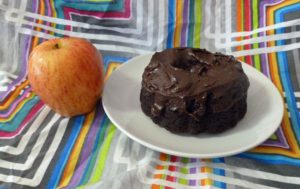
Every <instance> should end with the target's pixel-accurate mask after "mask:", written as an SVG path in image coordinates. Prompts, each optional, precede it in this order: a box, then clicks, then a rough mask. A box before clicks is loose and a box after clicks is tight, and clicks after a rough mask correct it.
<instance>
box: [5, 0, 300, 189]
mask: <svg viewBox="0 0 300 189" xmlns="http://www.w3.org/2000/svg"><path fill="white" fill-rule="evenodd" d="M299 26H300V1H299V0H289V1H283V0H253V1H250V0H244V1H243V0H236V1H231V0H225V1H220V0H212V1H210V0H199V1H198V0H190V1H188V0H168V1H166V0H144V1H139V0H117V1H114V0H86V1H82V0H77V1H72V0H57V1H50V0H41V1H36V0H24V1H17V0H11V1H8V0H0V44H1V45H0V188H14V189H18V188H22V189H23V188H24V189H27V188H76V187H82V188H139V189H140V188H152V189H158V188H200V186H201V187H203V188H299V187H300V167H299V166H300V148H299V145H300V113H299V109H300V56H299V53H300V43H299V42H300V41H299V39H300V34H299V32H300V27H299ZM66 36H74V37H81V38H86V39H88V40H90V41H91V42H92V43H93V44H94V45H95V47H96V48H97V49H98V50H100V51H101V52H102V54H103V58H104V64H105V71H106V72H105V73H106V78H107V77H109V75H110V74H111V73H112V72H113V70H114V69H116V68H117V67H118V66H119V65H121V64H122V63H124V62H126V61H127V60H129V59H131V58H133V57H135V56H137V55H140V54H145V53H149V52H153V51H160V50H163V49H166V48H172V47H195V48H206V49H208V50H211V51H219V52H223V53H226V54H231V55H233V56H235V57H237V58H238V59H239V60H241V61H244V62H246V63H247V64H249V65H251V66H253V67H255V68H256V69H257V70H259V71H261V72H262V73H263V74H265V75H266V76H267V77H268V78H269V79H270V80H271V81H272V82H273V83H274V85H275V86H276V87H277V88H278V90H279V92H280V94H281V95H282V97H283V99H284V102H285V111H284V118H283V121H282V123H281V126H280V128H279V129H278V130H277V131H276V132H275V133H274V134H273V135H272V136H271V137H270V138H269V139H268V140H267V141H265V142H264V143H263V144H261V145H260V146H258V147H256V148H254V149H251V150H250V151H247V152H244V153H241V154H238V155H235V156H231V157H225V158H215V159H196V158H184V157H177V156H172V155H168V154H163V153H159V152H155V151H152V150H150V149H148V148H146V147H144V146H142V145H140V144H138V143H136V142H134V141H132V140H131V139H129V138H128V137H126V136H125V135H124V134H122V133H121V132H120V131H119V130H118V129H117V128H116V127H115V126H114V125H113V124H112V123H111V122H110V121H109V119H108V117H107V116H106V115H105V113H104V112H103V108H102V105H101V102H99V104H98V105H97V107H96V108H95V110H94V111H92V112H91V113H89V114H87V115H84V116H77V117H72V118H64V117H61V116H60V115H58V114H55V113H54V112H53V111H52V110H51V109H50V108H49V107H48V106H46V105H45V104H44V103H43V102H42V101H41V100H40V99H39V98H38V97H37V96H36V95H35V94H34V93H33V92H32V90H31V87H30V85H29V82H28V80H27V75H26V74H27V60H28V55H29V53H30V51H31V50H32V49H33V48H34V47H35V46H37V45H38V44H39V43H41V42H43V41H45V40H47V39H51V38H56V37H66ZM261 95H264V94H261Z"/></svg>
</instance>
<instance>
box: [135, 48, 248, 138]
mask: <svg viewBox="0 0 300 189" xmlns="http://www.w3.org/2000/svg"><path fill="white" fill-rule="evenodd" d="M249 85H250V84H249V80H248V78H247V76H246V74H245V73H244V72H243V69H242V65H241V62H239V61H238V60H237V59H235V58H234V57H233V56H227V55H223V54H221V53H211V52H208V51H206V50H204V49H196V48H173V49H167V50H164V51H162V52H157V53H155V54H154V55H153V56H152V59H151V61H150V63H149V64H148V66H147V67H146V68H145V70H144V73H143V78H142V89H141V93H140V101H141V107H142V110H143V112H144V113H145V114H146V115H147V116H149V117H150V118H151V119H152V120H153V122H154V123H156V124H157V125H159V126H161V127H164V128H166V129H167V130H169V131H171V132H173V133H191V134H198V133H202V132H207V133H220V132H223V131H225V130H228V129H230V128H232V127H234V126H235V125H236V124H237V122H238V121H239V120H241V119H242V118H243V117H244V115H245V114H246V111H247V102H246V101H247V90H248V88H249Z"/></svg>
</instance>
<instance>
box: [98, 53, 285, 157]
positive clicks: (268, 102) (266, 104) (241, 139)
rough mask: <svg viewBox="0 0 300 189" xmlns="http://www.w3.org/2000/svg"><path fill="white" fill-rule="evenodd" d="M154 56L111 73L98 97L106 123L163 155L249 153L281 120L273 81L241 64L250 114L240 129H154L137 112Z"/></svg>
mask: <svg viewBox="0 0 300 189" xmlns="http://www.w3.org/2000/svg"><path fill="white" fill-rule="evenodd" d="M151 57H152V54H148V55H142V56H138V57H136V58H134V59H131V60H129V61H128V62H127V63H124V64H123V65H122V66H120V67H119V68H118V69H117V70H115V71H114V72H113V73H112V74H111V76H110V77H109V79H108V80H107V81H106V84H105V87H104V92H103V96H102V103H103V106H104V110H105V112H106V113H107V115H108V117H109V118H110V120H111V121H112V122H113V123H114V124H115V125H116V126H117V127H118V128H119V129H120V130H121V131H123V132H124V133H125V134H126V135H127V136H129V137H130V138H132V139H133V140H135V141H137V142H139V143H141V144H143V145H145V146H147V147H149V148H151V149H153V150H156V151H160V152H164V153H167V154H172V155H177V156H184V157H198V158H213V157H224V156H229V155H234V154H237V153H240V152H243V151H246V150H249V149H251V148H253V147H255V146H257V145H259V144H260V143H262V142H263V141H265V140H266V139H267V138H268V137H270V136H271V134H272V133H274V132H275V131H276V129H277V128H278V126H279V125H280V122H281V120H282V117H283V101H282V98H281V96H280V94H279V92H278V91H277V89H276V87H275V86H274V85H273V84H272V82H271V81H270V80H269V79H268V78H267V77H265V76H264V75H263V74H261V73H260V72H258V71H257V70H255V69H254V68H252V67H251V66H249V65H247V64H244V63H243V69H244V71H245V73H246V74H247V76H248V78H249V80H250V88H249V91H248V99H247V103H248V110H247V113H246V115H245V117H244V118H243V119H242V120H241V121H240V122H239V123H238V125H237V126H236V127H235V128H233V129H231V130H228V131H226V132H224V133H221V134H217V135H209V134H200V135H197V136H191V135H176V134H172V133H170V132H169V131H167V130H165V129H164V128H161V127H159V126H157V125H155V124H154V123H153V122H152V121H151V119H150V118H148V117H147V116H146V115H144V113H143V112H142V110H141V107H140V100H139V94H140V89H141V80H142V73H143V71H144V68H145V67H146V66H147V64H148V63H149V61H150V59H151Z"/></svg>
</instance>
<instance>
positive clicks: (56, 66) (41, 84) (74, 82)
mask: <svg viewBox="0 0 300 189" xmlns="http://www.w3.org/2000/svg"><path fill="white" fill-rule="evenodd" d="M103 70H104V66H103V61H102V55H101V54H100V52H99V51H98V50H97V49H96V48H95V47H94V46H93V45H92V44H91V43H90V42H89V41H87V40H84V39H80V38H56V39H51V40H48V41H45V42H43V43H41V44H40V45H38V46H37V47H35V48H34V49H33V51H32V52H31V53H30V56H29V62H28V79H29V83H30V85H31V87H32V90H33V91H34V92H35V93H36V94H37V95H38V96H39V97H40V98H41V100H42V101H44V102H45V104H47V105H48V106H49V107H51V108H52V109H53V110H54V111H55V112H57V113H59V114H60V115H62V116H67V117H69V116H75V115H80V114H85V113H88V112H90V111H92V110H93V109H94V108H95V106H96V103H97V102H98V99H99V97H100V96H101V92H102V89H103V84H104V72H103Z"/></svg>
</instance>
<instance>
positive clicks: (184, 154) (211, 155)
mask: <svg viewBox="0 0 300 189" xmlns="http://www.w3.org/2000/svg"><path fill="white" fill-rule="evenodd" d="M154 53H155V52H152V53H147V54H143V55H138V56H136V57H134V58H132V59H129V60H127V61H126V62H124V63H122V64H121V65H120V66H119V67H118V68H117V69H116V70H115V71H117V70H118V69H120V68H122V67H125V66H126V65H128V63H130V62H134V61H136V60H137V59H139V58H143V57H146V56H151V55H153V54H154ZM239 61H240V60H239ZM240 62H241V63H242V64H243V65H244V66H246V67H248V69H251V70H253V71H255V72H256V73H257V74H259V75H261V76H263V77H264V78H265V79H267V80H268V82H270V83H271V84H272V88H273V89H276V90H275V91H276V96H278V97H280V98H278V99H280V102H278V105H280V104H281V106H280V107H281V108H280V115H281V117H280V119H278V121H277V122H276V123H274V125H276V126H274V127H272V132H270V134H268V135H266V136H267V137H264V138H263V139H261V140H257V141H256V142H253V143H250V144H249V145H245V146H244V147H242V148H237V149H235V150H230V151H229V152H227V153H225V152H216V153H187V152H178V151H174V150H171V149H167V148H162V147H159V146H155V145H153V144H151V143H149V142H146V141H144V140H142V139H140V138H139V137H137V136H135V135H134V134H132V133H130V132H129V131H127V130H126V129H124V128H123V127H122V126H120V125H119V123H118V121H116V120H115V119H114V117H113V116H112V115H111V112H110V111H109V110H108V109H107V107H106V105H105V100H103V99H104V98H105V93H104V91H105V90H106V88H107V85H106V83H107V82H108V81H109V79H110V78H111V76H112V75H113V74H116V72H115V71H114V72H112V73H111V75H110V77H108V79H107V81H106V82H105V84H104V89H103V93H102V99H101V101H102V106H103V109H104V112H105V113H106V115H107V116H108V118H109V119H110V121H111V122H112V123H113V124H114V125H115V126H116V127H117V128H118V129H119V130H120V131H122V132H123V133H124V134H126V135H127V136H128V137H129V138H131V139H132V140H134V141H136V142H138V143H140V144H142V145H143V146H145V147H147V148H150V149H152V150H154V151H157V152H161V153H166V154H170V155H175V156H180V157H187V158H220V157H228V156H232V155H236V154H239V153H243V152H245V151H248V150H250V149H252V148H254V147H256V146H258V145H259V144H261V143H262V142H264V141H265V140H267V139H268V138H269V137H270V136H271V135H272V134H273V133H274V132H275V131H276V130H277V129H278V128H279V126H280V124H281V122H282V120H283V116H284V103H283V99H282V95H281V94H280V92H279V90H278V89H277V88H276V86H275V85H274V84H273V82H272V81H271V80H270V79H269V78H268V77H267V76H265V75H264V74H263V73H261V72H259V71H258V70H256V69H255V68H253V67H252V66H250V65H248V64H247V63H245V62H242V61H240Z"/></svg>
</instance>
